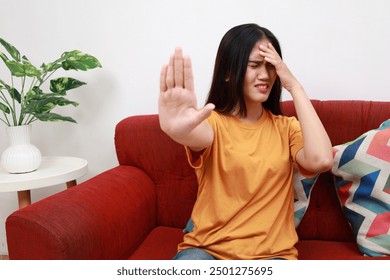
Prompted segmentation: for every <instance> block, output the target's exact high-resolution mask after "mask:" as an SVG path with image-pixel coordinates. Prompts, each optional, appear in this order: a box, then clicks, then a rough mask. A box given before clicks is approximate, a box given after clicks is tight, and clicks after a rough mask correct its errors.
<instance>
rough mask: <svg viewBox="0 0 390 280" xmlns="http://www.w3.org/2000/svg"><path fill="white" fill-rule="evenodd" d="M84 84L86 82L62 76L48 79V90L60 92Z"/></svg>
mask: <svg viewBox="0 0 390 280" xmlns="http://www.w3.org/2000/svg"><path fill="white" fill-rule="evenodd" d="M85 84H86V83H84V82H82V81H79V80H76V79H73V78H67V77H62V78H57V79H53V80H51V81H50V90H51V91H52V92H58V93H60V92H64V91H67V90H71V89H74V88H78V87H80V86H82V85H85Z"/></svg>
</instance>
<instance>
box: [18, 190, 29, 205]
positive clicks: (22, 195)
mask: <svg viewBox="0 0 390 280" xmlns="http://www.w3.org/2000/svg"><path fill="white" fill-rule="evenodd" d="M18 202H19V209H22V208H24V207H26V206H29V205H30V204H31V192H30V190H25V191H18Z"/></svg>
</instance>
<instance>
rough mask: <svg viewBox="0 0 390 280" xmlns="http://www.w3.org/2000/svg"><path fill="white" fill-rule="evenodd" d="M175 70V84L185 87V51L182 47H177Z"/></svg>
mask: <svg viewBox="0 0 390 280" xmlns="http://www.w3.org/2000/svg"><path fill="white" fill-rule="evenodd" d="M174 71H175V86H176V87H184V77H183V76H184V73H183V72H184V59H183V51H182V49H181V48H179V47H178V48H176V49H175V59H174Z"/></svg>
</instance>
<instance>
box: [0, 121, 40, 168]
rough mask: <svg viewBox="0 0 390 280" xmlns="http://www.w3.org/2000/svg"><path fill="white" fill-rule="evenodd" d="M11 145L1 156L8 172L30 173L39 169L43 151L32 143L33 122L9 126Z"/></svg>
mask: <svg viewBox="0 0 390 280" xmlns="http://www.w3.org/2000/svg"><path fill="white" fill-rule="evenodd" d="M7 133H8V137H9V140H10V146H9V147H8V148H7V149H6V150H5V151H4V152H3V154H2V156H1V164H2V166H3V169H4V170H5V171H7V172H8V173H28V172H32V171H35V170H37V169H38V167H39V166H40V164H41V161H42V155H41V152H40V151H39V149H38V148H37V147H35V146H34V145H32V144H31V142H30V134H31V124H29V125H21V126H9V127H7Z"/></svg>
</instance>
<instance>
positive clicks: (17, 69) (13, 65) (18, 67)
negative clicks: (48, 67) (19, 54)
mask: <svg viewBox="0 0 390 280" xmlns="http://www.w3.org/2000/svg"><path fill="white" fill-rule="evenodd" d="M5 64H6V65H7V67H8V69H9V70H10V71H11V74H12V75H13V76H15V77H24V76H25V75H24V74H25V73H24V66H23V64H22V63H19V62H17V61H14V60H7V61H5Z"/></svg>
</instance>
